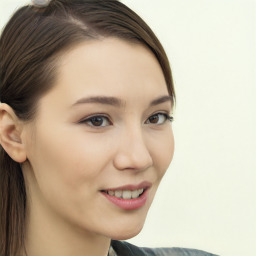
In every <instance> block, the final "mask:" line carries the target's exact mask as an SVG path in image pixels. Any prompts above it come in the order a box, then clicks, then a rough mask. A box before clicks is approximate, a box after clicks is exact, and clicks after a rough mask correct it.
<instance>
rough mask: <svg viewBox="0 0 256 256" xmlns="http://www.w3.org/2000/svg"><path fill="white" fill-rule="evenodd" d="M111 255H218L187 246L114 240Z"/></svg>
mask: <svg viewBox="0 0 256 256" xmlns="http://www.w3.org/2000/svg"><path fill="white" fill-rule="evenodd" d="M109 256H217V255H215V254H212V253H208V252H204V251H200V250H195V249H185V248H176V247H173V248H146V247H137V246H135V245H132V244H130V243H127V242H123V241H116V240H112V242H111V248H110V251H109Z"/></svg>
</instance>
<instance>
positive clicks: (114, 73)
mask: <svg viewBox="0 0 256 256" xmlns="http://www.w3.org/2000/svg"><path fill="white" fill-rule="evenodd" d="M57 74H58V75H57V81H56V84H55V86H54V87H53V89H51V90H50V91H49V92H48V93H47V94H46V95H45V96H43V97H42V98H41V99H40V101H39V102H38V113H37V117H36V119H35V120H34V121H33V122H32V123H31V124H29V125H28V126H27V127H26V128H25V129H27V130H25V133H24V134H25V135H24V139H25V141H26V150H27V158H28V160H29V163H25V164H24V166H23V173H24V176H25V180H26V182H27V185H28V191H29V192H28V193H29V196H30V198H31V200H30V201H29V204H30V205H29V209H30V216H33V215H35V214H36V216H37V218H38V220H40V221H42V222H43V221H44V220H45V222H47V223H48V224H46V225H50V224H49V223H54V225H55V226H57V225H67V226H68V227H73V228H75V229H77V230H83V231H85V232H89V233H94V234H99V235H103V236H107V237H111V238H114V239H126V238H129V237H132V236H134V235H136V234H137V233H138V232H139V231H140V230H141V228H142V226H143V224H144V221H145V218H146V215H147V212H148V209H149V207H150V205H151V203H152V200H153V198H154V195H155V192H156V190H157V187H158V185H159V183H160V181H161V179H162V177H163V175H164V174H165V171H166V169H167V168H168V166H169V164H170V162H171V160H172V157H173V150H174V140H173V133H172V127H171V123H170V121H169V120H168V115H169V114H170V113H171V110H172V106H171V101H170V97H169V95H168V91H167V88H166V83H165V79H164V76H163V73H162V70H161V68H160V66H159V64H158V62H157V60H156V59H155V57H154V55H153V54H152V53H151V52H150V51H149V50H148V49H146V48H145V47H144V46H142V45H140V44H132V43H128V42H125V41H122V40H119V39H113V38H112V39H111V38H109V39H104V40H98V41H96V40H95V41H90V42H88V41H87V42H84V43H82V44H80V45H78V46H76V47H75V48H73V49H71V50H70V51H68V52H67V53H65V54H64V55H62V57H61V58H60V60H59V64H58V70H57ZM26 131H27V132H26ZM141 193H142V194H141ZM122 197H123V198H122Z"/></svg>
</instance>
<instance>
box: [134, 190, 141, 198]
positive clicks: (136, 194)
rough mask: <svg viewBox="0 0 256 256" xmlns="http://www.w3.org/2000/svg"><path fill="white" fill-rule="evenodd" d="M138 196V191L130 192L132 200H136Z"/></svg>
mask: <svg viewBox="0 0 256 256" xmlns="http://www.w3.org/2000/svg"><path fill="white" fill-rule="evenodd" d="M139 195H140V193H139V190H133V191H132V198H137V197H139Z"/></svg>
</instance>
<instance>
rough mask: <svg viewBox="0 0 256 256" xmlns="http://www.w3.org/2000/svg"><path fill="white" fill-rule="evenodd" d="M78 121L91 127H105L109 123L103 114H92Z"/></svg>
mask: <svg viewBox="0 0 256 256" xmlns="http://www.w3.org/2000/svg"><path fill="white" fill-rule="evenodd" d="M80 123H82V124H84V123H85V124H87V125H89V126H93V127H105V126H108V125H110V121H109V119H108V118H107V117H105V116H92V117H89V118H87V119H85V120H82V121H81V122H80Z"/></svg>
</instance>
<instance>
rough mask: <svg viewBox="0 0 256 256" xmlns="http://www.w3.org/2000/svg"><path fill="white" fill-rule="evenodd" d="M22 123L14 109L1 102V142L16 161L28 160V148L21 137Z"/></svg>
mask: <svg viewBox="0 0 256 256" xmlns="http://www.w3.org/2000/svg"><path fill="white" fill-rule="evenodd" d="M21 132H22V124H21V122H20V120H19V118H18V117H17V116H16V114H15V113H14V111H13V109H12V108H11V107H10V106H9V105H7V104H5V103H1V104H0V143H1V145H2V147H3V148H4V150H5V151H6V153H7V154H8V155H9V156H10V157H11V158H12V159H13V160H14V161H16V162H19V163H22V162H24V161H26V158H27V156H26V150H25V147H24V144H23V142H22V139H21Z"/></svg>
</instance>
